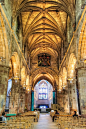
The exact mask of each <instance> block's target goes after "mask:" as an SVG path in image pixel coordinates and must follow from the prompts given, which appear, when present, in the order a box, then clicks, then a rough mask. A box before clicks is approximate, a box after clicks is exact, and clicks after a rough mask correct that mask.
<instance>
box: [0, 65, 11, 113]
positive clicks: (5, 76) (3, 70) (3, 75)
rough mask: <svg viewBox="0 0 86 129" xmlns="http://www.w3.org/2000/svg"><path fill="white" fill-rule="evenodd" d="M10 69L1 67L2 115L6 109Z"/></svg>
mask: <svg viewBox="0 0 86 129" xmlns="http://www.w3.org/2000/svg"><path fill="white" fill-rule="evenodd" d="M8 74H9V67H8V66H5V65H4V66H3V65H0V113H2V112H3V111H4V109H5V104H6V95H7V86H8Z"/></svg>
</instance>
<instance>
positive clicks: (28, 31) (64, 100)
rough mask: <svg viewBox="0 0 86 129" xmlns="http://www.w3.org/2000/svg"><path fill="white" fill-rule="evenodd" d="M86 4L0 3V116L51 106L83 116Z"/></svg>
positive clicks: (64, 0) (79, 0)
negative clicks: (58, 106)
mask: <svg viewBox="0 0 86 129" xmlns="http://www.w3.org/2000/svg"><path fill="white" fill-rule="evenodd" d="M85 5H86V0H0V114H1V113H2V112H3V111H4V110H5V111H6V110H7V111H9V113H10V114H12V113H15V114H18V113H23V112H24V111H25V109H27V110H28V111H34V109H36V108H40V107H41V106H46V107H48V108H52V104H55V105H56V104H57V105H60V108H61V109H63V110H64V112H65V113H67V114H69V115H71V114H73V112H74V111H76V112H77V114H78V115H81V116H82V117H86V73H85V72H86V43H85V39H86V7H85Z"/></svg>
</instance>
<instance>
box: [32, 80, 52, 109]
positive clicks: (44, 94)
mask: <svg viewBox="0 0 86 129" xmlns="http://www.w3.org/2000/svg"><path fill="white" fill-rule="evenodd" d="M51 104H53V86H52V84H51V83H50V82H48V81H47V80H45V79H42V80H40V81H38V82H37V83H36V85H35V87H34V108H38V109H40V110H41V111H46V108H51Z"/></svg>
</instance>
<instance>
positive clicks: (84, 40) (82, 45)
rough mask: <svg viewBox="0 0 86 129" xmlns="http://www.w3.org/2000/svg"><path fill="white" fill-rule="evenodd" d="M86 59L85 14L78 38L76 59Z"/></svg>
mask: <svg viewBox="0 0 86 129" xmlns="http://www.w3.org/2000/svg"><path fill="white" fill-rule="evenodd" d="M80 60H81V61H84V60H86V16H85V19H84V22H83V25H82V29H81V33H80V38H79V47H78V61H80Z"/></svg>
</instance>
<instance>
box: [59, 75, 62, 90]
mask: <svg viewBox="0 0 86 129" xmlns="http://www.w3.org/2000/svg"><path fill="white" fill-rule="evenodd" d="M59 91H62V76H61V75H59Z"/></svg>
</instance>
